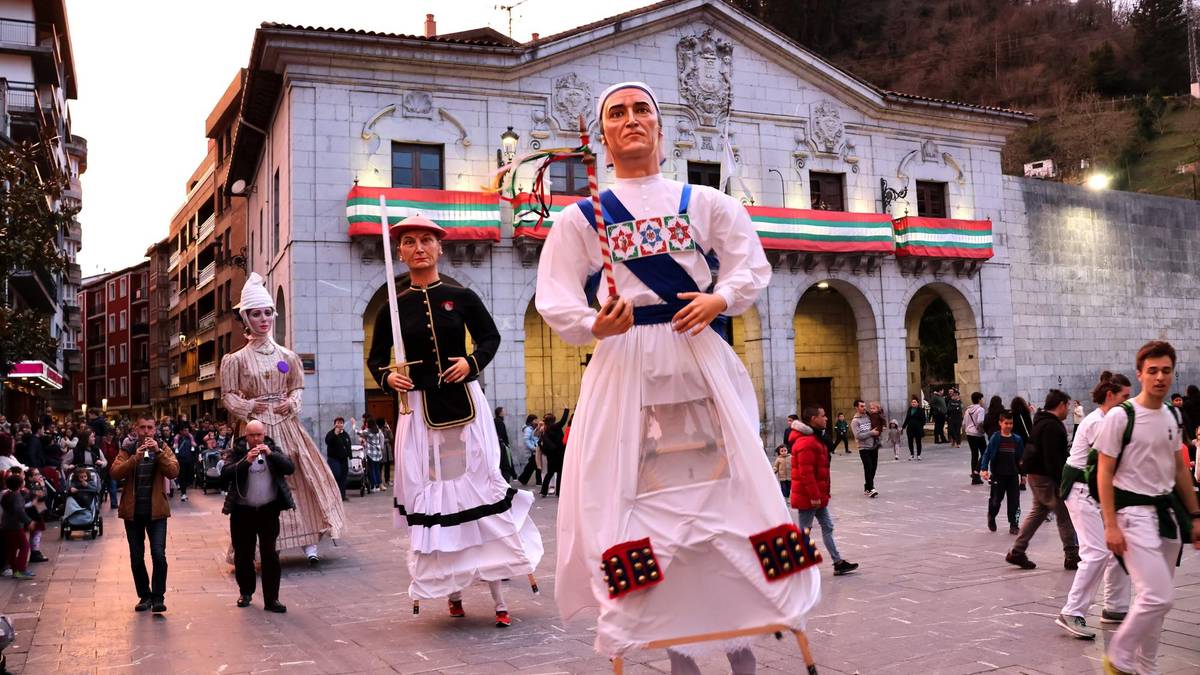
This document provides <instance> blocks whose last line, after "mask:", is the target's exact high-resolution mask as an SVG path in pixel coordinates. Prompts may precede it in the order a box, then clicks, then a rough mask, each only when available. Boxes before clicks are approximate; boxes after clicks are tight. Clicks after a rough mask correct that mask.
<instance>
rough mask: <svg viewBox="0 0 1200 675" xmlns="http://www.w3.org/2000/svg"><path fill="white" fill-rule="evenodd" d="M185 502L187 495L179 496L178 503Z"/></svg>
mask: <svg viewBox="0 0 1200 675" xmlns="http://www.w3.org/2000/svg"><path fill="white" fill-rule="evenodd" d="M187 500H188V498H187V495H179V501H181V502H186V501H187Z"/></svg>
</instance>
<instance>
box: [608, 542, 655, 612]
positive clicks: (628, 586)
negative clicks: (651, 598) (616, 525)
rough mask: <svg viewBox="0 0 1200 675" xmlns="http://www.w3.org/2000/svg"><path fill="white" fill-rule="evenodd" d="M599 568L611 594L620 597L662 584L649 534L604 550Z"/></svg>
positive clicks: (611, 596)
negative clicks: (643, 537)
mask: <svg viewBox="0 0 1200 675" xmlns="http://www.w3.org/2000/svg"><path fill="white" fill-rule="evenodd" d="M601 560H602V562H601V563H600V571H601V572H603V573H604V583H605V584H607V585H608V597H609V598H619V597H621V596H623V595H625V594H627V593H632V592H634V591H641V590H645V589H647V588H650V587H651V586H653V585H655V584H658V583H662V580H663V572H662V569H661V568H660V567H659V565H658V559H657V558H655V557H654V548H653V547H652V546H651V545H650V539H649V537H647V538H645V539H638V540H637V541H627V542H625V543H623V544H617V545H616V546H613V547H612V548H610V549H608V550H607V551H605V552H604V555H603V557H602V558H601Z"/></svg>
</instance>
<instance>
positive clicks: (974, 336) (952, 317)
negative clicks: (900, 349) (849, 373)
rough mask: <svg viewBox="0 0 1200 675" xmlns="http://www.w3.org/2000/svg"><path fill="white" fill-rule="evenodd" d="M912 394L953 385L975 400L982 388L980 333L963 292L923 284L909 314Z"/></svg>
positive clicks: (908, 358) (906, 325) (907, 343)
mask: <svg viewBox="0 0 1200 675" xmlns="http://www.w3.org/2000/svg"><path fill="white" fill-rule="evenodd" d="M904 329H905V334H906V338H905V346H906V354H905V356H906V358H905V361H906V365H907V379H906V384H907V385H908V395H909V396H913V395H917V394H918V393H919V392H924V393H925V395H926V396H928V395H929V392H930V391H931V390H932V389H933V388H934V387H941V386H953V387H955V388H957V389H958V390H959V391H960V392H961V393H962V395H963V399H965V400H969V398H968V397H969V396H970V395H971V392H973V391H977V390H978V389H979V358H978V357H979V332H978V329H977V328H976V325H975V312H974V310H972V309H971V304H970V303H969V302H967V299H966V298H965V297H964V296H963V294H962V293H961V292H960V291H959V290H958V289H956V288H954V287H953V286H951V285H949V284H945V283H940V282H939V283H932V284H929V285H927V286H923V287H922V288H920V289H919V290H917V292H916V293H914V294H913V296H912V299H911V300H909V302H908V307H907V309H906V310H905V313H904Z"/></svg>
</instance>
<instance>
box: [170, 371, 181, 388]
mask: <svg viewBox="0 0 1200 675" xmlns="http://www.w3.org/2000/svg"><path fill="white" fill-rule="evenodd" d="M167 387H168V388H170V389H176V388H178V387H179V373H171V379H170V381H169V382H168V383H167Z"/></svg>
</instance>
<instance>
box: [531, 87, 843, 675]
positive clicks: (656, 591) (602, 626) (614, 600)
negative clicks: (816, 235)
mask: <svg viewBox="0 0 1200 675" xmlns="http://www.w3.org/2000/svg"><path fill="white" fill-rule="evenodd" d="M596 112H597V119H598V123H599V126H600V129H601V139H602V141H603V142H604V145H605V148H606V151H607V159H608V163H610V164H612V165H613V166H614V168H615V172H616V183H615V185H614V186H613V187H612V188H611V189H609V190H605V191H604V192H603V193H600V192H599V191H598V190H597V187H596V180H595V170H594V167H593V166H589V172H588V173H589V179H590V180H589V182H590V186H589V187H590V188H591V193H592V198H591V199H590V200H589V199H584V200H580V201H579V202H578V203H577V204H575V205H572V206H569V207H567V208H566V209H564V210H563V211H562V212H561V213H560V214H559V216H558V217H557V219H556V220H555V221H554V226H553V227H552V228H551V230H550V234H549V236H548V237H547V240H546V244H545V247H544V248H543V249H542V254H541V260H540V262H539V264H538V276H537V292H536V295H535V298H536V305H537V309H538V311H539V312H540V313H541V315H542V317H543V318H544V319H545V320H546V322H547V323H548V324H549V325H550V326H551V327H552V328H553V329H554V330H555V332H557V333H558V334H559V335H560V336H561V337H562V338H563V339H564V340H566V341H567V342H570V343H572V344H586V343H590V342H593V341H594V342H595V343H596V347H595V352H594V354H593V357H592V359H591V362H590V363H589V364H588V366H587V370H586V371H585V373H584V376H583V382H582V386H581V391H580V397H579V403H578V405H577V407H576V414H575V421H574V425H573V427H572V430H571V448H570V452H568V453H567V455H566V462H565V465H564V469H563V483H565V484H566V485H564V489H563V493H564V495H565V496H564V497H563V498H561V500H560V502H559V512H558V561H557V579H556V589H555V599H556V601H557V602H558V606H559V609H560V611H561V612H562V614H563V615H564V617H565V618H567V619H570V618H572V617H574V616H576V615H578V614H580V613H581V612H582V611H584V610H586V609H588V608H599V611H600V614H599V621H598V625H597V630H596V648H597V650H598V651H600V652H601V653H603V654H605V655H607V656H610V657H613V659H614V667H615V668H616V669H618V670H619V669H620V667H621V656H622V655H623V654H624V653H625V652H626V651H628V650H630V649H637V648H654V647H659V648H661V647H666V648H668V653H669V655H670V657H671V666H672V672H673V673H699V670H698V667H697V664H696V662H695V660H694V657H695V656H697V655H698V654H699V653H702V652H703V650H704V649H705V647H706V646H707V647H708V648H710V649H711V648H714V647H715V648H716V649H718V650H719V651H723V652H725V653H726V654H727V655H728V657H729V661H730V664H731V665H732V667H733V672H734V673H735V674H738V675H742V674H745V673H752V672H754V671H755V658H754V654H753V652H752V651H751V650H750V648H749V640H750V638H751V636H753V635H755V634H763V633H765V634H769V633H777V634H782V633H784V632H794V633H795V635H796V638H797V641H798V642H799V644H800V647H801V649H802V650H803V651H804V655H805V660H806V661H807V663H808V666H809V670H810V672H815V666H813V665H812V657H811V655H810V654H809V653H808V645H807V641H806V640H805V638H804V634H803V632H802V631H801V629H802V628H803V626H804V620H805V616H806V615H807V613H808V612H809V611H810V610H811V609H812V607H813V606H814V605H815V604H816V602H817V599H818V595H819V588H820V577H819V575H818V572H817V569H816V568H815V567H813V566H814V565H815V564H817V563H818V562H820V560H821V558H820V554H819V553H818V552H817V551H816V549H815V547H814V546H813V544H812V542H811V540H810V538H809V536H808V532H806V531H801V530H799V529H798V528H796V527H795V525H793V524H792V519H791V517H790V515H789V513H788V508H787V506H786V504H785V503H784V501H783V500H781V499H780V498H779V493H778V488H777V486H776V484H775V479H774V478H773V475H772V471H771V467H770V465H769V464H768V462H767V459H766V456H765V455H764V454H763V452H762V444H761V441H760V439H759V428H758V419H759V417H758V404H757V399H756V397H755V393H754V389H753V386H752V384H751V382H750V378H749V376H748V374H747V372H746V369H745V368H744V367H743V366H742V364H741V362H740V361H739V360H738V357H737V355H736V354H735V353H734V352H733V350H732V349H731V348H730V346H729V345H728V344H727V343H726V341H725V340H724V339H723V337H722V335H721V334H720V333H719V332H718V331H717V330H713V329H712V328H713V327H714V323H716V322H719V321H720V319H721V315H734V314H738V313H741V312H743V311H745V310H746V309H748V308H749V307H751V306H752V305H753V304H754V301H755V299H756V298H757V297H758V295H759V293H761V292H762V290H763V289H764V288H766V286H767V284H768V282H769V281H770V278H771V267H770V265H769V264H768V262H767V259H766V256H765V254H764V253H763V249H762V245H761V244H760V243H759V240H758V236H757V234H756V232H755V230H754V227H753V226H752V224H751V221H750V216H749V214H748V213H747V212H746V209H745V208H743V207H742V205H741V204H739V203H738V202H737V200H735V199H733V198H731V197H729V196H727V195H724V194H722V193H720V192H718V191H717V190H713V189H711V188H707V187H700V186H692V185H687V184H684V183H679V182H675V181H671V180H667V179H666V178H664V177H663V176H662V175H661V173H660V171H659V166H660V164H661V158H662V155H661V149H662V142H663V136H662V128H661V126H660V121H661V117H660V115H659V108H658V101H657V99H656V97H655V95H654V93H653V91H652V90H651V89H650V87H649V86H647V85H645V84H643V83H640V82H627V83H623V84H619V85H615V86H613V87H610V88H609V89H608V90H606V91H605V92H604V93H603V94H601V97H600V100H599V105H598V108H597V111H596ZM582 136H583V144H582V147H581V148H579V149H577V150H575V151H573V152H572V153H570V154H572V155H583V156H584V157H585V161H587V159H591V158H592V157H594V153H593V152H592V151H591V149H590V148H589V147H588V145H589V144H588V140H587V133H586V132H584V133H583V134H582ZM553 159H554V158H551V161H553ZM543 166H544V165H543ZM718 263H719V264H718ZM600 279H603V280H604V282H605V283H603V284H600V283H597V282H598V281H599V280H600ZM593 289H594V290H595V291H597V292H598V298H595V300H596V301H598V305H594V303H593V298H590V297H589V295H590V292H591V291H592V290H593ZM596 307H599V309H597V308H596Z"/></svg>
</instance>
